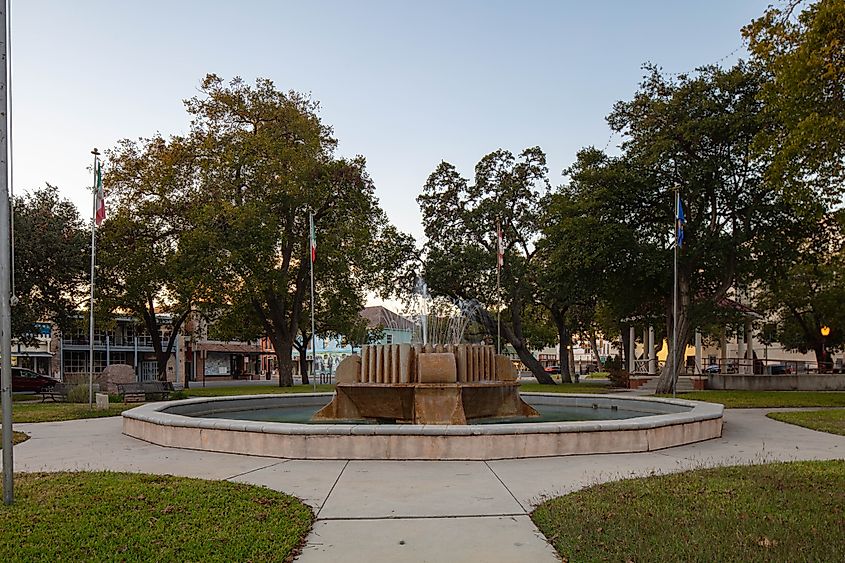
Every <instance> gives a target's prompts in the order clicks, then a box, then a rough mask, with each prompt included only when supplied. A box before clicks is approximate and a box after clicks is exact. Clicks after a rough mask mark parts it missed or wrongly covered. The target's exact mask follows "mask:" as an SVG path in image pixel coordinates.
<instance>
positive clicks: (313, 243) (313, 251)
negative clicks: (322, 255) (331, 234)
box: [308, 213, 317, 262]
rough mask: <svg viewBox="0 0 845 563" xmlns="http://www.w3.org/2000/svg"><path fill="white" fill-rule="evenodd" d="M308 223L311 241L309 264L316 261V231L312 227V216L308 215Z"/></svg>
mask: <svg viewBox="0 0 845 563" xmlns="http://www.w3.org/2000/svg"><path fill="white" fill-rule="evenodd" d="M308 222H309V223H310V227H311V233H310V237H309V239H310V241H311V262H316V261H317V229H316V228H315V227H314V214H313V213H309V214H308Z"/></svg>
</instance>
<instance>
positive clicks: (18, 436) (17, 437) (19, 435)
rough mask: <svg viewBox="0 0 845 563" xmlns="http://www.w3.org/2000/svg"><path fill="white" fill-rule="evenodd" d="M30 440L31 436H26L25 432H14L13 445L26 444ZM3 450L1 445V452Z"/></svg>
mask: <svg viewBox="0 0 845 563" xmlns="http://www.w3.org/2000/svg"><path fill="white" fill-rule="evenodd" d="M27 440H29V434H24V433H23V432H15V431H14V430H12V445H13V446H14V445H16V444H20V443H21V442H26V441H27ZM2 449H3V444H0V450H2Z"/></svg>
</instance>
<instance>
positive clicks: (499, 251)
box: [496, 221, 502, 354]
mask: <svg viewBox="0 0 845 563" xmlns="http://www.w3.org/2000/svg"><path fill="white" fill-rule="evenodd" d="M501 277H502V222H501V221H497V222H496V297H497V300H498V307H496V342H497V344H496V348H497V351H496V353H497V354H501V353H502V285H501Z"/></svg>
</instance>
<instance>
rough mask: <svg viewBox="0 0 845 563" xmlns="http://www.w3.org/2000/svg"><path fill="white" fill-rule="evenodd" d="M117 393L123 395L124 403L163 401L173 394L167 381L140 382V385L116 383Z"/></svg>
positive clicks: (170, 384) (171, 386)
mask: <svg viewBox="0 0 845 563" xmlns="http://www.w3.org/2000/svg"><path fill="white" fill-rule="evenodd" d="M117 389H118V392H119V393H120V394H121V395H123V402H124V403H143V402H144V401H163V400H165V399H167V398H168V397H169V396H170V394H171V393H172V392H173V384H172V383H171V382H169V381H142V382H140V383H118V385H117Z"/></svg>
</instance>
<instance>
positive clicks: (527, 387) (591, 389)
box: [519, 383, 611, 393]
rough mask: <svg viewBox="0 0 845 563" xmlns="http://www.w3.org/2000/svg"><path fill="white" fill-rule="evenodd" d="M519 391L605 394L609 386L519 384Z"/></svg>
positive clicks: (591, 384)
mask: <svg viewBox="0 0 845 563" xmlns="http://www.w3.org/2000/svg"><path fill="white" fill-rule="evenodd" d="M519 390H520V391H522V392H524V393H607V392H608V391H610V390H611V389H610V385H602V384H600V383H559V384H557V385H548V384H544V383H521V384H520V385H519Z"/></svg>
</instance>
